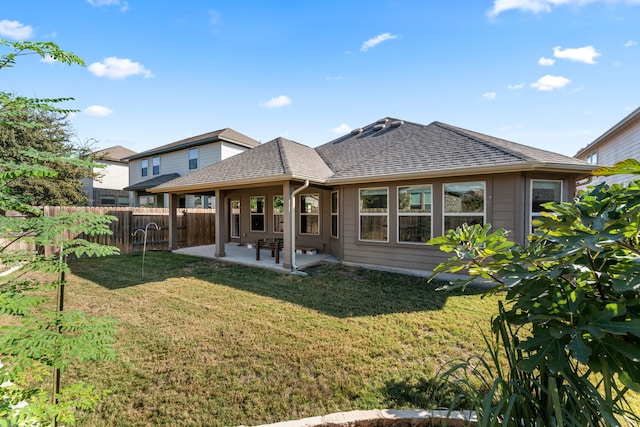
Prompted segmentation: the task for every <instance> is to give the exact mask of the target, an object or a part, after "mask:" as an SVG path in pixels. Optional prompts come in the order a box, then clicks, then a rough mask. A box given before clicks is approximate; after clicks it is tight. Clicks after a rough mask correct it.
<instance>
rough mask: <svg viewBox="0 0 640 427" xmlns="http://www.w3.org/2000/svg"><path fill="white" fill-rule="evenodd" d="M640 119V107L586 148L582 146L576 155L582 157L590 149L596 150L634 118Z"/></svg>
mask: <svg viewBox="0 0 640 427" xmlns="http://www.w3.org/2000/svg"><path fill="white" fill-rule="evenodd" d="M638 119H640V107H639V108H636V109H635V110H633V111H632V112H631V113H630V114H629V115H627V116H626V117H625V118H623V119H622V120H620V121H619V122H618V123H616V124H615V125H613V127H611V128H610V129H609V130H607V131H606V132H605V133H603V134H602V135H600V136H599V137H598V138H596V139H595V140H594V141H593V142H591V143H590V144H589V145H587V146H586V147H584V148H581V149H580V150H578V152H577V153H576V155H575V156H574V157H580V156H582V155H583V154H585V153H586V152H588V151H591V150H594V149H596V148H598V147H599V146H600V145H602V143H603V142H604V141H606V140H607V139H609V137H611V136H613V135H615V134H616V133H618V132H619V131H620V130H622V129H624V128H625V127H626V126H627V125H628V124H630V123H631V122H633V121H634V120H638Z"/></svg>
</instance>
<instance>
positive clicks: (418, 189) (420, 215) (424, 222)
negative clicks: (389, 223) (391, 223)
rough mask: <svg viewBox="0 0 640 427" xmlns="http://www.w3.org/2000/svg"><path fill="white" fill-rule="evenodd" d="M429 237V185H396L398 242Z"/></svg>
mask: <svg viewBox="0 0 640 427" xmlns="http://www.w3.org/2000/svg"><path fill="white" fill-rule="evenodd" d="M429 239H431V185H413V186H409V187H398V242H400V243H425V242H426V241H428V240H429Z"/></svg>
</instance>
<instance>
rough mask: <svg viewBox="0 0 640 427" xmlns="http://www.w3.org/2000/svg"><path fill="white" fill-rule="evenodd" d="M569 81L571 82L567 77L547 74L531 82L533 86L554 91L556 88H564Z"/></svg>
mask: <svg viewBox="0 0 640 427" xmlns="http://www.w3.org/2000/svg"><path fill="white" fill-rule="evenodd" d="M569 83H571V80H569V79H568V78H566V77H562V76H551V75H549V74H547V75H545V76H542V77H540V78H539V79H538V80H537V81H536V82H534V83H531V87H533V88H535V89H538V90H542V91H552V90H554V89H560V88H563V87H565V86H566V85H568V84H569Z"/></svg>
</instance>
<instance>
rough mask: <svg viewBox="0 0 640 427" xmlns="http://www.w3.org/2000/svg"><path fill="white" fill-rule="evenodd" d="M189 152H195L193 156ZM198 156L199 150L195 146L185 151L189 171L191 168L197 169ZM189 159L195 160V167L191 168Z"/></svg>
mask: <svg viewBox="0 0 640 427" xmlns="http://www.w3.org/2000/svg"><path fill="white" fill-rule="evenodd" d="M191 153H196V155H195V157H191ZM199 157H200V152H199V151H198V149H197V148H190V149H189V150H188V151H187V168H189V170H190V171H193V170H197V169H198V160H199ZM191 160H195V161H196V167H195V168H193V169H192V168H191Z"/></svg>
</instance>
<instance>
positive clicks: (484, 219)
mask: <svg viewBox="0 0 640 427" xmlns="http://www.w3.org/2000/svg"><path fill="white" fill-rule="evenodd" d="M476 183H477V184H482V186H483V188H484V194H483V201H482V224H486V223H487V181H458V182H443V183H442V234H444V233H446V232H447V231H448V230H446V229H445V226H444V224H445V218H446V217H447V216H462V217H474V216H480V212H459V213H447V212H446V211H445V209H446V203H445V187H446V186H447V185H456V184H476ZM432 234H433V230H432Z"/></svg>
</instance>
